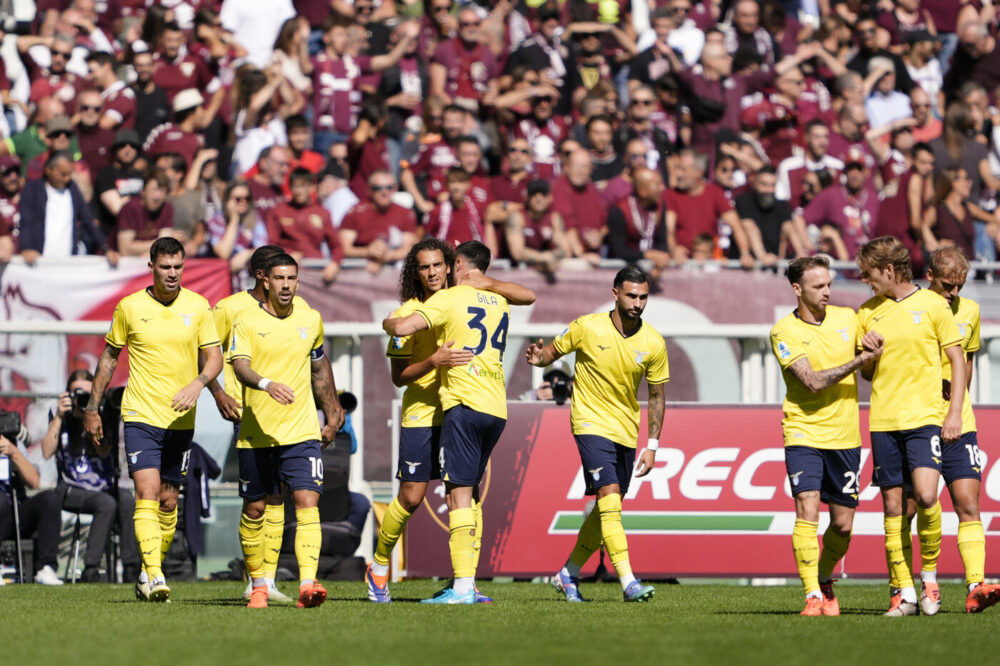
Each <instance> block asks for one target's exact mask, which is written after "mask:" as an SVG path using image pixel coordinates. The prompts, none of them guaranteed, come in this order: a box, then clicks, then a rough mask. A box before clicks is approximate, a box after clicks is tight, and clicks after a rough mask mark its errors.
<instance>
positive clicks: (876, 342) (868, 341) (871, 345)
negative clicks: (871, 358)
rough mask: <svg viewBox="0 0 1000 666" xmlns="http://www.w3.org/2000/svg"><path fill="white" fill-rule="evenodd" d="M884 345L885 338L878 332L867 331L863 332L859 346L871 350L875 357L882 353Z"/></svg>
mask: <svg viewBox="0 0 1000 666" xmlns="http://www.w3.org/2000/svg"><path fill="white" fill-rule="evenodd" d="M884 347H885V338H883V337H882V335H881V334H880V333H877V332H875V331H868V332H867V333H865V336H864V337H863V338H861V348H862V349H864V350H865V351H868V352H872V353H873V354H874V355H875V357H879V356H881V355H882V351H883V349H884Z"/></svg>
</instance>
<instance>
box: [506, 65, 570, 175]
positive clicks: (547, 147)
mask: <svg viewBox="0 0 1000 666" xmlns="http://www.w3.org/2000/svg"><path fill="white" fill-rule="evenodd" d="M524 77H525V79H524V80H523V81H522V84H521V85H518V86H516V87H515V88H514V89H513V90H511V91H510V92H507V93H505V94H503V95H501V96H500V97H499V98H497V103H496V109H497V112H498V113H499V114H500V115H501V118H503V117H509V118H510V119H511V120H510V122H505V123H504V129H505V134H506V138H507V141H508V143H510V142H511V141H512V140H513V139H515V138H523V139H525V140H527V141H528V143H529V145H530V146H531V149H532V161H533V162H534V164H535V175H537V176H538V177H539V178H545V179H547V180H551V179H552V178H555V177H556V176H558V175H559V156H558V155H557V154H556V147H557V146H558V145H559V142H560V141H562V140H563V139H564V138H566V137H567V136H569V125H568V123H567V121H566V118H565V117H563V116H559V115H555V114H554V113H553V110H554V109H555V104H556V101H558V99H559V91H558V90H556V89H555V88H553V87H552V86H549V85H544V84H541V83H538V81H539V80H540V77H539V74H538V73H537V72H534V71H532V70H528V71H526V72H525V73H524ZM529 77H532V78H533V80H534V81H535V83H533V84H530V83H528V84H525V82H526V81H530V80H531V79H530V78H529ZM527 101H530V106H529V107H528V111H527V113H519V112H518V107H519V106H520V105H521V104H524V103H525V102H527Z"/></svg>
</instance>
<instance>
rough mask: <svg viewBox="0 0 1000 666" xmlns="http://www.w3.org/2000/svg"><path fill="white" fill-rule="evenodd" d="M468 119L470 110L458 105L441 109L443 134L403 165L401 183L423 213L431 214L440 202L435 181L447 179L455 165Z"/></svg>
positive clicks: (425, 145) (429, 141)
mask: <svg viewBox="0 0 1000 666" xmlns="http://www.w3.org/2000/svg"><path fill="white" fill-rule="evenodd" d="M468 118H469V112H468V111H467V110H466V109H463V108H462V107H460V106H456V105H454V104H449V105H448V106H446V107H445V108H444V111H442V112H441V136H440V137H438V138H437V140H434V141H431V140H428V141H426V142H425V143H422V144H421V146H420V149H419V150H418V151H417V156H416V157H415V158H414V159H413V161H412V162H410V163H404V164H403V165H402V166H403V169H402V171H401V172H400V174H399V183H400V185H402V186H403V189H404V190H406V191H407V192H409V193H410V196H412V197H413V201H414V205H415V206H416V208H417V210H419V211H420V212H422V213H429V212H430V211H431V210H432V209H433V208H434V206H435V205H437V201H435V200H434V195H435V194H436V192H434V191H433V190H432V189H431V183H433V182H435V181H437V182H443V181H444V175H445V173H446V172H447V171H448V169H449V168H451V167H453V166H454V165H455V162H456V157H455V148H456V146H457V144H458V139H459V137H461V136H463V134H464V132H465V126H466V122H467V121H468Z"/></svg>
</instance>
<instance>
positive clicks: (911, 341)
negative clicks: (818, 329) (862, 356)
mask: <svg viewBox="0 0 1000 666" xmlns="http://www.w3.org/2000/svg"><path fill="white" fill-rule="evenodd" d="M858 325H859V326H860V334H861V336H864V334H865V333H867V332H868V331H875V332H877V333H880V334H881V335H882V337H883V338H885V351H884V352H883V353H882V356H881V357H880V358H879V360H878V364H877V365H876V366H875V374H874V376H873V377H872V403H871V413H870V416H869V427H870V429H871V430H872V432H891V431H896V430H913V429H914V428H920V427H923V426H926V425H941V424H943V423H944V417H945V414H946V413H947V407H946V403H945V402H944V400H943V398H942V396H941V350H943V349H947V348H948V347H954V346H956V345H959V344H961V342H962V336H961V334H959V332H958V326H957V325H956V324H955V317H954V316H952V314H951V309H950V308H949V307H948V302H947V301H946V300H944V297H942V296H940V295H939V294H935V293H934V292H933V291H930V290H928V289H921V288H917V290H916V291H914V292H913V293H912V294H910V295H909V296H907V297H905V298H903V299H901V300H899V301H896V300H894V299H892V298H888V297H886V296H875V297H874V298H870V299H868V301H866V302H865V303H864V304H863V305H862V306H861V308H860V309H859V310H858Z"/></svg>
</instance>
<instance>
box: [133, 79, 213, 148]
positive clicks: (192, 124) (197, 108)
mask: <svg viewBox="0 0 1000 666" xmlns="http://www.w3.org/2000/svg"><path fill="white" fill-rule="evenodd" d="M204 103H205V98H204V97H202V96H201V93H200V92H198V91H197V90H194V89H193V88H192V89H190V90H182V91H181V92H179V93H178V94H177V95H175V96H174V101H173V107H174V122H172V123H164V124H163V125H160V126H159V127H157V128H155V129H153V131H151V132H150V133H149V136H148V137H146V143H145V145H144V149H145V153H146V154H147V155H148V156H149V157H150V158H154V159H155V158H156V156H157V155H161V154H163V153H177V154H178V155H180V156H181V157H183V158H184V161H185V162H187V163H188V164H191V163H192V162H194V156H195V154H197V152H198V149H199V148H201V147H202V146H203V145H204V143H205V139H204V138H203V137H202V136H201V134H199V133H198V132H199V130H200V129H201V128H202V127H204V120H205V110H204V107H203V106H202V105H203V104H204Z"/></svg>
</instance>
